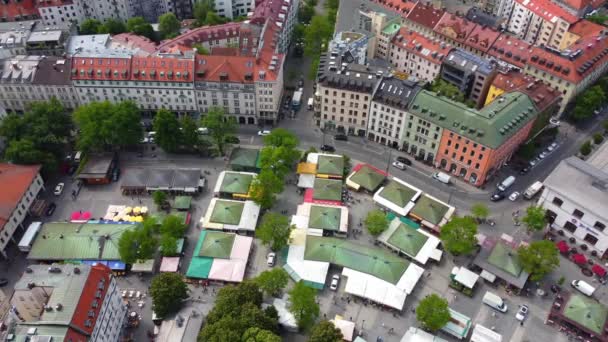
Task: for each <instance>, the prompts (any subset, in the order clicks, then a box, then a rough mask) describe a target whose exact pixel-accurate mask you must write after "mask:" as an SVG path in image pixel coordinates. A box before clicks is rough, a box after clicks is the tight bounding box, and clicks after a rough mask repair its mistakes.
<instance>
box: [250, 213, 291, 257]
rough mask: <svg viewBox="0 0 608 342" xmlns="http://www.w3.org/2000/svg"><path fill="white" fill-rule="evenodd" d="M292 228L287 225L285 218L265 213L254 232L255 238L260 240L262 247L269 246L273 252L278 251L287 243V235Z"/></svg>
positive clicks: (287, 220)
mask: <svg viewBox="0 0 608 342" xmlns="http://www.w3.org/2000/svg"><path fill="white" fill-rule="evenodd" d="M292 229H293V226H291V225H290V224H289V219H288V218H287V216H284V215H281V214H276V213H273V212H267V213H266V214H264V216H263V217H262V223H260V225H259V226H258V228H257V229H256V230H255V236H256V237H257V238H258V239H260V240H262V243H263V244H264V245H267V246H268V245H269V246H270V249H272V250H273V251H280V250H281V249H283V248H284V247H285V246H287V242H288V241H289V235H291V230H292Z"/></svg>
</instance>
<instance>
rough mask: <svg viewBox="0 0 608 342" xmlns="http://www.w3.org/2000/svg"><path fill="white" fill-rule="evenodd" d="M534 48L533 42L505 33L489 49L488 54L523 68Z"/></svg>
mask: <svg viewBox="0 0 608 342" xmlns="http://www.w3.org/2000/svg"><path fill="white" fill-rule="evenodd" d="M533 48H534V47H533V46H532V45H531V44H529V43H527V42H525V41H523V40H521V39H517V38H515V37H511V36H510V35H507V34H505V33H503V34H501V35H500V36H499V37H498V39H496V41H494V44H493V45H492V47H491V48H490V49H489V50H488V54H489V55H491V56H494V57H496V58H498V59H500V60H502V61H504V62H506V63H509V64H512V65H515V66H517V67H519V68H523V67H524V66H525V65H526V61H527V60H528V59H529V57H530V53H531V52H532V50H533Z"/></svg>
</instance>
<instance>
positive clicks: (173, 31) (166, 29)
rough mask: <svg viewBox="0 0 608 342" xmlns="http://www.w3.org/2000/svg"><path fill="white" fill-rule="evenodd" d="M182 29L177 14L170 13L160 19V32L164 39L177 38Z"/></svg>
mask: <svg viewBox="0 0 608 342" xmlns="http://www.w3.org/2000/svg"><path fill="white" fill-rule="evenodd" d="M180 28H181V25H180V23H179V20H177V17H176V16H175V14H173V13H171V12H168V13H165V14H163V15H161V16H160V17H158V30H159V31H160V34H161V36H162V37H163V39H167V38H173V37H175V36H177V35H178V34H179V29H180Z"/></svg>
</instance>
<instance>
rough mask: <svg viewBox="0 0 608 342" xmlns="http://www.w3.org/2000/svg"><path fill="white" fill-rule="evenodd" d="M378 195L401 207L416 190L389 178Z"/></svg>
mask: <svg viewBox="0 0 608 342" xmlns="http://www.w3.org/2000/svg"><path fill="white" fill-rule="evenodd" d="M379 195H380V196H381V197H382V198H386V199H387V200H389V201H391V202H393V203H395V204H396V205H398V206H399V207H401V208H403V207H405V206H406V205H407V203H408V202H409V201H410V200H411V199H412V198H413V197H414V195H416V190H414V189H412V188H410V187H407V186H405V184H402V183H399V182H397V181H394V180H391V181H390V182H388V184H387V185H386V186H385V187H384V189H382V191H381V192H380V194H379Z"/></svg>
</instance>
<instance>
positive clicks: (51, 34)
mask: <svg viewBox="0 0 608 342" xmlns="http://www.w3.org/2000/svg"><path fill="white" fill-rule="evenodd" d="M62 34H63V31H61V30H53V31H50V30H49V31H46V30H45V31H36V32H32V33H31V34H30V36H29V37H28V38H27V42H28V43H40V42H54V41H59V40H61V35H62Z"/></svg>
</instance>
